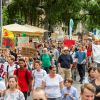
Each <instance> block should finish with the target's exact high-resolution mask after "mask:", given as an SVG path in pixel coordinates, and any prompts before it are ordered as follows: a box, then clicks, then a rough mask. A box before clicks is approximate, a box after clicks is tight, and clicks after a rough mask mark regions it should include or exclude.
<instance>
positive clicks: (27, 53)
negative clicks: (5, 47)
mask: <svg viewBox="0 0 100 100" xmlns="http://www.w3.org/2000/svg"><path fill="white" fill-rule="evenodd" d="M35 53H36V49H34V48H30V47H22V51H21V55H23V56H26V57H33V55H34V54H35Z"/></svg>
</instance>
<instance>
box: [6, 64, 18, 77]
mask: <svg viewBox="0 0 100 100" xmlns="http://www.w3.org/2000/svg"><path fill="white" fill-rule="evenodd" d="M8 69H9V65H7V79H8V74H9V73H8ZM16 69H18V66H17V64H16Z"/></svg>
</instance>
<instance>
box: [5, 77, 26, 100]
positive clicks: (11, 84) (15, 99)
mask: <svg viewBox="0 0 100 100" xmlns="http://www.w3.org/2000/svg"><path fill="white" fill-rule="evenodd" d="M4 100H25V98H24V95H23V93H22V92H21V91H20V90H19V89H18V85H17V78H16V76H10V77H9V78H8V89H7V90H6V92H5V95H4Z"/></svg>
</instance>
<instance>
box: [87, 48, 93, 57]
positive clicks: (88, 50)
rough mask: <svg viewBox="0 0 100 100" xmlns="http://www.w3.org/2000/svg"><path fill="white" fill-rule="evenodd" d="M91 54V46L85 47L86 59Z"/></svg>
mask: <svg viewBox="0 0 100 100" xmlns="http://www.w3.org/2000/svg"><path fill="white" fill-rule="evenodd" d="M91 53H92V46H89V47H87V57H90V56H91Z"/></svg>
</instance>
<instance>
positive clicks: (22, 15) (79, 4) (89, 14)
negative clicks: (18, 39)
mask: <svg viewBox="0 0 100 100" xmlns="http://www.w3.org/2000/svg"><path fill="white" fill-rule="evenodd" d="M40 1H41V2H40ZM42 9H44V11H45V16H46V17H45V20H44V21H43V22H42V24H50V25H57V24H58V23H64V24H65V25H66V26H67V25H68V23H69V20H70V18H72V19H73V20H74V28H75V26H76V25H77V23H78V22H79V21H80V20H81V21H82V22H83V23H84V24H85V26H86V27H87V29H89V30H92V29H93V28H96V27H100V0H13V1H12V3H11V4H10V5H8V7H7V9H6V10H5V9H3V11H4V13H3V19H4V21H3V22H4V24H10V23H13V22H16V21H17V22H19V23H27V24H31V25H37V26H39V22H40V20H39V16H40V15H41V14H44V11H43V10H42ZM80 11H83V13H82V14H80Z"/></svg>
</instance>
